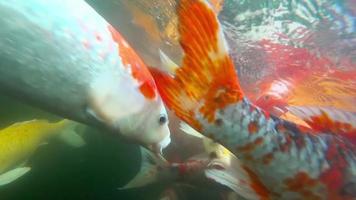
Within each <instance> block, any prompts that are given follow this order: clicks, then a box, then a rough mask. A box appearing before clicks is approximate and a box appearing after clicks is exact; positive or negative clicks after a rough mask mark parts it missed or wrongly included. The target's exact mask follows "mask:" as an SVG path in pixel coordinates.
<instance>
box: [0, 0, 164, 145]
mask: <svg viewBox="0 0 356 200" xmlns="http://www.w3.org/2000/svg"><path fill="white" fill-rule="evenodd" d="M0 25H1V27H2V28H1V30H0V38H1V39H0V46H2V47H3V48H1V50H0V60H1V63H0V74H1V76H0V90H1V91H2V92H3V93H4V94H8V95H12V96H15V97H17V98H19V99H21V100H23V101H25V102H29V103H31V104H33V105H37V106H38V107H41V108H43V109H45V110H48V111H51V112H54V113H56V114H58V115H61V116H64V117H67V118H70V119H73V120H77V121H81V122H84V123H87V124H89V125H95V124H97V125H101V126H106V127H108V128H109V129H112V130H113V131H115V132H120V135H122V136H123V137H125V138H127V139H129V140H133V141H135V142H137V143H140V144H143V145H145V146H147V147H151V148H153V149H155V150H156V151H159V150H160V149H162V148H163V147H165V146H167V145H168V144H169V140H170V133H169V129H168V120H167V113H166V110H165V108H164V106H163V103H162V100H161V98H160V97H159V94H158V91H157V88H156V86H155V83H154V81H153V79H152V77H151V75H150V73H149V71H148V70H147V68H146V66H145V64H144V63H143V61H142V60H141V59H140V58H139V57H138V56H137V55H136V53H135V52H134V50H133V49H132V48H131V47H130V45H129V44H128V43H127V42H126V41H125V40H124V38H123V37H122V36H121V35H120V33H119V32H117V31H116V30H115V29H114V28H113V27H112V26H111V25H110V24H109V23H107V22H106V21H105V20H104V19H103V18H102V17H101V16H100V15H99V14H97V13H96V12H95V11H94V10H93V9H92V8H91V7H90V6H89V5H87V3H86V2H85V1H83V0H79V1H70V0H66V1H60V0H53V1H41V0H30V1H19V0H11V1H2V2H0Z"/></svg>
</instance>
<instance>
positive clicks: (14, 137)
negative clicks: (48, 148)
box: [0, 119, 85, 186]
mask: <svg viewBox="0 0 356 200" xmlns="http://www.w3.org/2000/svg"><path fill="white" fill-rule="evenodd" d="M76 124H77V123H75V122H71V121H69V120H66V119H64V120H61V121H59V122H55V123H50V122H48V121H46V120H31V121H25V122H18V123H15V124H13V125H11V126H9V127H6V128H4V129H2V130H0V186H2V185H5V184H8V183H11V182H13V181H15V180H16V179H18V178H20V177H21V176H23V175H25V174H26V173H27V172H29V171H30V170H31V168H30V167H27V166H25V164H26V161H27V160H28V159H29V158H30V156H31V155H32V154H33V153H34V152H35V151H36V149H37V148H38V147H39V146H40V145H41V144H43V143H45V142H47V141H48V140H50V139H51V138H53V137H58V138H60V139H61V140H63V141H64V142H66V143H67V144H69V145H71V146H73V147H81V146H83V145H84V144H85V141H84V140H83V139H82V138H81V137H80V136H79V135H77V134H76V132H75V127H76Z"/></svg>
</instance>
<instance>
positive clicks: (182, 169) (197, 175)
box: [121, 122, 257, 199]
mask: <svg viewBox="0 0 356 200" xmlns="http://www.w3.org/2000/svg"><path fill="white" fill-rule="evenodd" d="M180 130H181V131H182V132H183V133H185V136H187V135H188V136H192V137H195V138H199V139H200V141H201V143H200V144H196V143H194V144H192V145H202V146H204V152H202V153H199V154H197V155H194V156H191V157H190V158H188V159H187V160H185V161H181V162H170V161H167V160H165V159H163V158H161V157H157V156H156V155H154V154H152V153H151V152H150V151H147V150H146V149H145V148H142V147H141V159H142V161H141V168H140V170H139V172H138V173H137V175H136V176H135V177H134V178H133V179H132V180H131V181H129V182H128V183H127V184H126V185H125V186H124V187H122V188H121V189H130V188H137V187H143V186H146V185H148V184H152V183H156V182H159V183H167V184H174V183H177V182H178V183H184V184H188V185H189V184H190V185H194V186H197V185H203V186H207V187H209V185H214V184H213V183H219V184H221V185H224V186H226V187H228V188H230V189H231V190H232V191H234V192H236V194H249V196H245V197H244V198H247V199H256V198H257V197H256V196H253V195H254V193H253V192H252V191H253V190H252V188H251V187H250V185H248V184H246V183H248V182H250V180H249V177H248V175H247V172H246V171H245V170H244V169H243V168H241V164H240V162H239V160H238V159H237V158H236V157H235V156H234V155H233V154H232V153H231V152H230V151H229V150H227V149H226V148H224V147H223V146H222V145H220V144H218V143H215V142H214V141H213V140H211V139H209V138H207V137H205V136H203V135H201V134H200V133H199V132H197V131H196V130H195V129H193V128H192V127H190V126H189V125H187V124H185V123H183V122H181V123H180ZM186 148H187V147H186ZM212 187H213V188H214V186H212ZM215 188H217V187H215ZM242 191H243V192H242Z"/></svg>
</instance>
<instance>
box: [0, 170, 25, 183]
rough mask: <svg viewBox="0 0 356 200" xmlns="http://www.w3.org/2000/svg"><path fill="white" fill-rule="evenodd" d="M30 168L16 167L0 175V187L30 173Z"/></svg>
mask: <svg viewBox="0 0 356 200" xmlns="http://www.w3.org/2000/svg"><path fill="white" fill-rule="evenodd" d="M30 170H31V168H30V167H18V168H15V169H12V170H10V171H7V172H5V173H3V174H1V175H0V186H2V185H6V184H9V183H11V182H13V181H15V180H16V179H18V178H20V177H21V176H23V175H25V174H26V173H27V172H28V171H30Z"/></svg>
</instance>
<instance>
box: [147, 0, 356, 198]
mask: <svg viewBox="0 0 356 200" xmlns="http://www.w3.org/2000/svg"><path fill="white" fill-rule="evenodd" d="M177 12H178V19H179V26H178V30H179V34H180V44H181V46H182V48H183V51H184V53H185V54H184V57H183V61H182V66H181V67H180V68H178V69H177V70H175V74H174V76H171V75H169V74H166V73H164V72H161V71H159V70H157V69H152V70H151V72H152V74H153V75H154V78H155V81H156V83H157V86H158V89H159V91H160V94H161V96H162V98H163V100H164V102H165V103H166V105H167V106H168V107H169V108H170V109H172V110H173V111H174V112H175V114H176V115H177V116H178V117H180V118H181V119H182V120H184V121H185V122H187V123H188V124H189V125H191V126H193V127H194V128H195V129H197V130H198V131H199V132H201V133H202V134H204V135H206V136H208V137H210V138H213V139H214V140H215V141H218V142H219V143H221V144H222V145H224V146H225V147H226V148H227V149H229V150H230V151H231V152H232V153H234V154H235V155H236V156H237V157H238V158H239V159H240V161H241V163H242V165H243V166H242V167H243V168H244V169H245V170H246V171H247V172H248V174H249V177H250V179H251V182H250V183H249V184H250V186H251V188H252V189H253V191H254V192H255V194H256V195H257V196H258V197H259V199H350V200H351V199H354V198H355V197H356V194H355V191H356V153H355V152H356V145H355V144H352V142H350V141H349V139H347V137H343V136H340V135H338V134H331V133H332V128H331V127H329V129H328V130H322V131H321V130H314V129H311V128H307V127H303V126H298V125H296V124H294V123H291V122H288V121H285V120H283V119H280V118H278V117H274V116H272V115H269V114H268V112H265V111H263V110H261V109H260V108H258V107H256V106H254V105H253V104H252V103H250V102H249V100H248V99H247V98H246V96H245V95H244V93H243V91H242V90H241V87H240V84H239V79H238V76H237V74H236V72H235V69H234V66H233V62H232V60H231V58H230V57H229V54H228V49H227V45H226V42H225V39H224V36H223V34H222V29H221V26H220V25H219V22H218V20H217V17H216V15H215V13H214V11H213V9H212V8H211V7H210V6H209V4H207V3H206V2H205V1H202V0H194V1H192V0H181V1H180V4H179V6H178V7H177ZM353 124H355V122H351V123H350V122H349V126H353Z"/></svg>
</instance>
